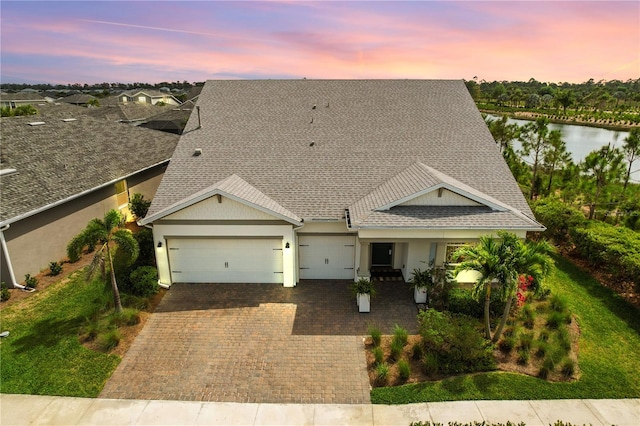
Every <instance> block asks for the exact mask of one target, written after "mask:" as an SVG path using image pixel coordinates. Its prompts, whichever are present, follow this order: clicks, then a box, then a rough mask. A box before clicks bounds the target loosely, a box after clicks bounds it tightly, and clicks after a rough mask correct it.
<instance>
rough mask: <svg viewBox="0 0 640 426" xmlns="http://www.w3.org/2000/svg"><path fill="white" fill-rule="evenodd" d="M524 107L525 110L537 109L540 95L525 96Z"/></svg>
mask: <svg viewBox="0 0 640 426" xmlns="http://www.w3.org/2000/svg"><path fill="white" fill-rule="evenodd" d="M524 106H525V107H526V108H538V107H539V106H540V95H537V94H535V93H532V94H530V95H529V96H527V100H526V101H525V103H524Z"/></svg>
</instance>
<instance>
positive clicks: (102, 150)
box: [0, 107, 178, 225]
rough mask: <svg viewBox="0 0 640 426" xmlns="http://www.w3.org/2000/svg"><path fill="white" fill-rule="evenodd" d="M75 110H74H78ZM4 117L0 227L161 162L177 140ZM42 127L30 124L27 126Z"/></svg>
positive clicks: (57, 120) (100, 125) (125, 129)
mask: <svg viewBox="0 0 640 426" xmlns="http://www.w3.org/2000/svg"><path fill="white" fill-rule="evenodd" d="M78 108H79V107H78ZM67 118H76V119H75V121H63V119H62V118H61V117H60V116H58V115H57V114H55V115H51V116H49V117H46V116H30V117H5V118H2V119H1V120H0V128H1V131H2V146H1V148H2V156H1V158H2V169H5V168H11V169H15V170H17V173H14V174H10V175H3V176H2V177H0V197H1V200H0V201H1V204H0V205H1V206H2V208H1V209H0V224H1V225H4V224H7V223H12V222H15V221H17V220H20V219H22V218H24V217H28V216H30V215H32V214H35V213H37V212H39V211H42V210H44V209H47V208H50V207H53V206H55V205H58V204H60V203H62V202H64V201H66V200H68V199H70V198H73V197H76V196H78V195H79V194H83V193H85V192H88V191H91V190H94V189H97V188H99V187H102V186H104V185H108V184H110V183H112V182H114V181H117V180H119V179H122V178H125V177H127V176H131V175H133V174H136V173H138V172H140V171H142V170H145V169H148V168H151V167H154V166H155V165H159V164H162V163H166V162H167V161H168V160H169V158H171V153H172V152H173V150H174V149H175V147H176V144H177V141H178V137H177V136H176V135H172V134H169V133H162V132H157V131H154V130H149V129H141V128H137V127H133V126H130V125H126V124H114V123H109V122H107V121H104V120H98V119H94V118H91V117H87V116H84V115H79V116H77V117H67ZM35 121H42V122H44V124H42V125H36V126H30V125H29V124H28V123H30V122H35Z"/></svg>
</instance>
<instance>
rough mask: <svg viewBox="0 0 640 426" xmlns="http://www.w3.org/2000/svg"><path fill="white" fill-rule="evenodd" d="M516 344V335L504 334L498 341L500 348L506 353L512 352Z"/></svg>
mask: <svg viewBox="0 0 640 426" xmlns="http://www.w3.org/2000/svg"><path fill="white" fill-rule="evenodd" d="M515 346H516V338H515V337H514V336H504V337H503V338H502V340H500V342H499V343H498V349H500V351H501V352H503V353H505V354H508V353H511V351H512V350H513V348H514V347H515Z"/></svg>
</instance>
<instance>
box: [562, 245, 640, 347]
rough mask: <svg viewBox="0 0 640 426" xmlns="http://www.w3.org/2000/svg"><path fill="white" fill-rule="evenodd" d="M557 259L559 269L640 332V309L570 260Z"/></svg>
mask: <svg viewBox="0 0 640 426" xmlns="http://www.w3.org/2000/svg"><path fill="white" fill-rule="evenodd" d="M555 261H556V265H558V267H559V269H561V270H562V271H563V272H564V273H566V274H567V275H568V276H569V278H571V280H572V281H574V282H576V283H578V284H579V285H580V286H581V287H582V288H584V289H585V290H587V292H588V293H589V295H591V296H592V297H593V298H594V299H597V300H599V301H600V302H601V303H602V304H603V305H604V306H606V307H607V309H609V310H610V311H611V312H612V313H613V314H615V315H616V316H617V317H618V318H620V319H621V320H622V321H624V322H625V323H626V324H627V325H628V326H629V327H631V328H632V329H634V330H635V331H636V333H638V334H640V311H639V310H638V309H636V308H635V307H634V306H633V305H632V304H631V303H629V302H627V301H626V300H624V299H623V298H622V297H620V296H619V295H618V294H616V292H614V291H613V290H611V289H609V288H607V287H605V286H603V285H602V284H600V282H599V281H598V280H596V279H595V278H593V277H592V276H591V275H589V274H588V273H587V272H585V271H583V270H582V269H580V268H579V267H578V266H576V265H574V264H573V263H571V262H569V261H568V260H566V259H564V258H562V257H559V256H556V259H555Z"/></svg>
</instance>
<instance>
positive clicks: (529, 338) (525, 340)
mask: <svg viewBox="0 0 640 426" xmlns="http://www.w3.org/2000/svg"><path fill="white" fill-rule="evenodd" d="M532 343H533V333H522V334H521V335H520V342H519V344H518V347H519V348H520V349H521V350H523V351H527V352H529V350H531V344H532Z"/></svg>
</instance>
